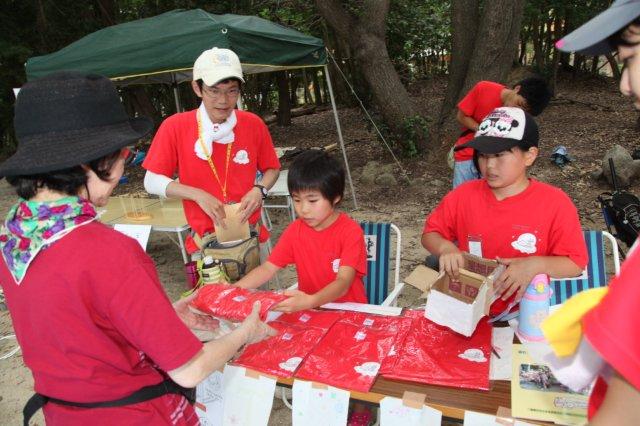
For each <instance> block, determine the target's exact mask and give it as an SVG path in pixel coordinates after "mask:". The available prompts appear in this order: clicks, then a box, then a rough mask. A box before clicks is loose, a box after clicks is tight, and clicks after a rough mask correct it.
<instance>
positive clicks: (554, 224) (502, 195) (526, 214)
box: [422, 107, 587, 313]
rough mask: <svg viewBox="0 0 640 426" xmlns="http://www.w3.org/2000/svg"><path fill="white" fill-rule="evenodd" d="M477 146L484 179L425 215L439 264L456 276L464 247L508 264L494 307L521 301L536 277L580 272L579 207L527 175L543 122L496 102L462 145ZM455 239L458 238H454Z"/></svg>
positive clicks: (427, 243) (425, 240)
mask: <svg viewBox="0 0 640 426" xmlns="http://www.w3.org/2000/svg"><path fill="white" fill-rule="evenodd" d="M467 147H470V148H473V149H475V153H474V157H475V160H476V161H477V164H478V166H479V169H480V172H481V173H482V176H483V178H482V179H477V180H473V181H470V182H466V183H465V184H463V185H461V186H459V187H458V188H456V189H454V190H453V191H451V192H449V194H447V195H446V196H445V197H444V199H443V200H442V201H441V202H440V204H439V205H438V206H437V207H436V208H435V210H434V211H433V212H432V213H431V214H430V215H429V216H428V217H427V219H426V222H425V226H424V231H423V235H422V245H423V246H424V247H425V248H426V249H427V250H428V251H429V252H430V253H432V254H433V255H436V256H439V266H440V270H442V271H445V272H446V273H447V274H449V275H450V276H452V277H454V278H455V277H457V276H458V270H459V268H461V267H463V266H464V258H463V256H462V252H463V251H467V252H470V253H471V254H474V255H477V256H482V257H485V258H490V259H497V260H498V261H499V262H500V263H502V264H504V265H506V267H507V268H506V270H505V272H504V273H503V274H502V275H501V276H500V278H499V279H498V280H497V281H496V291H497V294H501V295H502V299H503V302H502V303H499V302H496V303H494V305H493V306H492V312H495V313H499V312H501V310H502V309H503V308H504V307H506V304H505V303H504V301H505V300H507V299H509V298H510V297H511V296H513V295H516V299H515V300H519V299H520V298H521V297H522V295H523V293H524V291H525V290H526V288H527V286H528V284H529V283H530V282H531V279H532V278H533V277H534V276H535V275H537V274H540V273H545V274H548V275H551V276H553V277H557V278H562V277H574V276H577V275H580V273H581V272H582V270H583V269H584V267H585V266H586V264H587V250H586V246H585V243H584V238H583V236H582V232H581V229H580V222H579V219H578V213H577V211H576V208H575V206H574V205H573V203H572V202H571V200H570V199H569V197H567V195H566V194H565V193H564V192H562V191H561V190H560V189H558V188H555V187H553V186H550V185H547V184H544V183H542V182H539V181H537V180H534V179H530V178H529V177H528V176H527V169H528V168H529V167H531V165H532V164H533V163H534V161H535V160H536V158H537V156H538V126H537V124H536V122H535V121H534V119H533V117H531V115H529V114H528V113H527V112H525V111H523V110H522V109H520V108H508V107H503V108H496V109H495V110H493V111H492V112H491V114H489V115H488V116H487V117H485V119H484V120H483V121H482V122H481V123H480V125H479V126H478V131H477V132H476V134H475V138H474V139H473V140H472V141H471V142H468V143H466V144H464V145H461V146H460V147H458V148H459V149H463V148H467ZM454 242H457V243H454Z"/></svg>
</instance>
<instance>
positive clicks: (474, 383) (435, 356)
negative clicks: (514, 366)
mask: <svg viewBox="0 0 640 426" xmlns="http://www.w3.org/2000/svg"><path fill="white" fill-rule="evenodd" d="M408 316H409V317H412V318H414V320H413V324H412V327H411V330H410V331H409V333H408V334H407V336H406V338H405V340H404V344H403V345H402V348H401V349H400V351H399V357H398V360H397V362H396V363H395V366H393V369H392V371H391V372H388V371H385V372H384V374H383V376H384V377H387V378H390V379H399V380H407V381H413V382H418V383H425V384H433V385H442V386H451V387H457V388H468V389H479V390H488V389H489V365H490V364H489V363H490V359H491V325H490V324H489V323H488V322H487V319H486V318H484V319H482V320H480V322H479V323H478V327H477V328H476V331H475V332H474V334H473V335H472V336H471V337H465V336H463V335H461V334H458V333H455V332H454V331H452V330H450V329H448V328H446V327H442V326H439V325H437V324H435V323H433V322H431V321H429V320H428V319H426V318H424V317H423V316H418V314H415V313H413V312H410V313H408Z"/></svg>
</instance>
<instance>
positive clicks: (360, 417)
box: [347, 411, 373, 426]
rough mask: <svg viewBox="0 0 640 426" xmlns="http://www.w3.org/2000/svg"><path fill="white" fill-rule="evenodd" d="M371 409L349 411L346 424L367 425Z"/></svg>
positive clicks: (369, 421)
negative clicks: (357, 411) (355, 411)
mask: <svg viewBox="0 0 640 426" xmlns="http://www.w3.org/2000/svg"><path fill="white" fill-rule="evenodd" d="M372 417H373V416H372V415H371V411H362V412H360V413H351V415H350V416H349V420H348V421H347V426H369V424H371V420H372Z"/></svg>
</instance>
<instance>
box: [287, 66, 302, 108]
mask: <svg viewBox="0 0 640 426" xmlns="http://www.w3.org/2000/svg"><path fill="white" fill-rule="evenodd" d="M299 83H300V76H299V75H298V73H297V72H295V71H293V72H291V73H289V87H290V89H289V99H290V101H289V105H290V107H291V108H295V107H297V106H298V85H299Z"/></svg>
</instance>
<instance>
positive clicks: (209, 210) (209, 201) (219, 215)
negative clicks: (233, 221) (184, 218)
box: [193, 191, 227, 229]
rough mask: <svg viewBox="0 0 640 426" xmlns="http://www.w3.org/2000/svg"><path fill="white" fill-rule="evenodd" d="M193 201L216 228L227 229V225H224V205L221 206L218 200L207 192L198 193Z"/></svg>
mask: <svg viewBox="0 0 640 426" xmlns="http://www.w3.org/2000/svg"><path fill="white" fill-rule="evenodd" d="M193 201H195V202H196V203H198V206H200V208H201V209H202V210H203V211H204V212H205V213H206V214H207V215H208V216H209V217H210V218H211V220H213V223H214V224H215V225H216V226H222V227H223V228H225V229H226V228H227V225H226V224H225V223H224V219H225V217H226V215H225V214H224V204H222V203H221V202H220V200H218V199H217V198H216V197H214V196H213V195H211V194H209V193H208V192H207V191H198V195H197V197H195V198H194V200H193Z"/></svg>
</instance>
